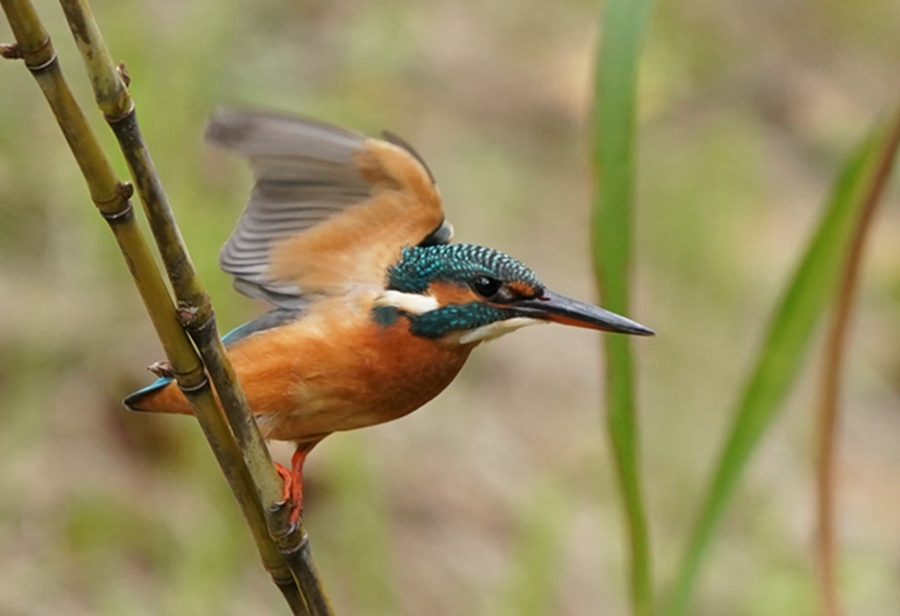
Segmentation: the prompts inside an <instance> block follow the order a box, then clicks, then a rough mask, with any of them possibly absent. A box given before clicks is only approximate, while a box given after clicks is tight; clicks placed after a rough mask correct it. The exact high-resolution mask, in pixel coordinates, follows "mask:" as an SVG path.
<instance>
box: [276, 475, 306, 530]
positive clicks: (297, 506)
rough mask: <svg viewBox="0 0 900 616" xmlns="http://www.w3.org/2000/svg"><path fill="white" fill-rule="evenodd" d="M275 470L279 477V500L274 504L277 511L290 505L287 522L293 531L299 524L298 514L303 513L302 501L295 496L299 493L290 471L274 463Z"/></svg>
mask: <svg viewBox="0 0 900 616" xmlns="http://www.w3.org/2000/svg"><path fill="white" fill-rule="evenodd" d="M275 470H276V471H277V472H278V475H279V476H280V477H281V500H279V501H277V502H276V503H274V504H275V506H276V507H277V508H278V509H281V508H282V507H284V506H286V505H290V507H291V517H290V518H289V521H290V525H291V530H292V531H293V530H295V529H296V527H297V525H298V524H299V523H300V514H301V513H302V512H303V503H302V500H301V499H300V498H298V496H299V495H298V494H297V492H299V490H298V489H297V488H298V486H297V481H296V479H295V478H294V475H293V474H292V473H291V471H289V470H288V469H287V468H285V467H284V466H282V465H281V464H279V463H278V462H276V463H275Z"/></svg>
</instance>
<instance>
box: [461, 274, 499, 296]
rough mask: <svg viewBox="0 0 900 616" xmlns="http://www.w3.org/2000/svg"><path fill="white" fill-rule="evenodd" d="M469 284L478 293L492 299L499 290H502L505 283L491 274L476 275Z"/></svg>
mask: <svg viewBox="0 0 900 616" xmlns="http://www.w3.org/2000/svg"><path fill="white" fill-rule="evenodd" d="M469 285H470V286H471V287H472V290H473V291H475V292H476V293H478V295H480V296H481V297H484V298H487V299H490V298H492V297H494V296H495V295H497V292H498V291H500V287H501V286H503V283H501V282H500V281H499V280H497V279H496V278H491V277H490V276H476V277H475V278H473V279H472V280H471V282H470V283H469Z"/></svg>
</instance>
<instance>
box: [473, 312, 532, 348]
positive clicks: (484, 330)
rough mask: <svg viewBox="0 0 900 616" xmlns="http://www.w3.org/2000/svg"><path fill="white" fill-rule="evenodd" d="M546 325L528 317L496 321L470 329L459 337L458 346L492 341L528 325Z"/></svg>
mask: <svg viewBox="0 0 900 616" xmlns="http://www.w3.org/2000/svg"><path fill="white" fill-rule="evenodd" d="M543 323H547V321H542V320H540V319H532V318H529V317H514V318H512V319H506V320H505V321H496V322H495V323H491V324H489V325H483V326H481V327H478V328H476V329H470V330H469V331H467V332H464V333H463V334H462V336H460V337H459V343H460V344H469V343H470V342H483V341H485V340H493V339H494V338H499V337H500V336H502V335H503V334H508V333H509V332H514V331H516V330H517V329H520V328H522V327H527V326H529V325H541V324H543Z"/></svg>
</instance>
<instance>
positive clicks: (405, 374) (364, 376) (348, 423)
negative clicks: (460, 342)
mask: <svg viewBox="0 0 900 616" xmlns="http://www.w3.org/2000/svg"><path fill="white" fill-rule="evenodd" d="M295 329H296V330H297V331H292V328H291V327H286V328H278V329H276V330H271V331H270V332H264V333H261V334H259V335H255V336H252V337H250V338H248V339H247V340H246V342H243V343H241V344H238V345H236V348H234V349H233V350H232V349H230V350H229V351H230V352H229V355H231V356H232V359H233V361H234V363H235V369H236V370H237V373H238V376H239V378H240V380H241V383H242V384H243V386H244V390H245V392H246V394H247V398H248V401H249V403H250V407H251V408H252V409H253V412H254V414H255V415H256V417H257V421H258V423H259V426H260V429H261V430H262V432H263V435H264V436H265V437H266V438H269V439H275V440H286V441H304V440H315V439H318V438H321V437H322V436H325V435H326V434H329V433H331V432H336V431H340V430H352V429H355V428H362V427H365V426H371V425H375V424H379V423H383V422H386V421H390V420H392V419H396V418H398V417H402V416H403V415H406V414H407V413H410V412H412V411H414V410H415V409H417V408H419V407H420V406H422V405H423V404H425V403H426V402H428V401H429V400H431V399H432V398H434V397H435V396H436V395H437V394H439V393H440V392H441V391H442V390H443V389H444V388H445V387H446V386H447V385H448V384H449V383H450V381H452V380H453V378H454V377H455V376H456V374H457V373H458V372H459V370H460V368H462V365H463V363H465V360H466V358H467V357H468V354H469V351H470V350H471V347H460V346H449V345H444V344H441V343H438V342H435V341H433V340H429V339H425V338H419V337H416V336H413V335H411V334H410V333H409V332H408V330H407V323H406V321H405V319H400V320H399V321H398V322H397V323H396V324H395V325H393V326H391V327H387V328H384V327H381V326H378V325H374V324H373V325H371V326H365V327H357V328H355V330H354V331H353V332H352V333H353V334H354V335H353V337H352V338H350V337H346V336H344V337H335V336H327V337H326V336H320V335H315V334H314V333H313V334H310V333H309V332H308V331H306V332H304V330H301V329H300V327H299V326H298V327H297V328H295ZM348 333H349V332H348ZM299 334H304V335H302V336H301V335H299Z"/></svg>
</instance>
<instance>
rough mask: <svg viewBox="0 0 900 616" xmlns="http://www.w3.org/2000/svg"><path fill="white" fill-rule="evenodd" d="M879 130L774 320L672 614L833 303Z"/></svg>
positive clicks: (827, 214)
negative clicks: (823, 316)
mask: <svg viewBox="0 0 900 616" xmlns="http://www.w3.org/2000/svg"><path fill="white" fill-rule="evenodd" d="M888 134H890V133H889V132H888V131H886V130H884V129H882V130H878V131H876V132H875V133H874V134H873V136H871V137H869V138H868V139H866V140H865V141H864V142H863V143H862V145H860V146H859V147H858V148H857V150H856V151H855V152H854V153H853V155H852V156H851V157H850V159H849V160H848V162H847V163H846V164H845V166H844V168H843V170H842V171H841V173H840V175H839V177H838V180H837V183H836V184H835V186H834V188H833V190H832V194H831V198H830V200H829V202H828V205H827V207H826V208H825V211H824V214H823V217H822V219H821V221H820V223H819V227H818V229H817V230H816V232H815V234H814V235H813V237H812V240H811V241H810V243H809V246H808V247H807V249H806V251H805V253H804V255H803V258H802V260H801V261H800V264H799V266H798V268H797V270H796V272H795V274H794V276H793V278H792V280H791V282H790V284H789V285H788V286H787V288H786V290H785V293H784V295H783V297H782V299H781V301H780V303H779V304H778V306H777V307H776V309H775V311H774V313H773V315H772V317H771V319H770V321H769V328H768V333H767V334H766V336H765V338H764V342H763V344H762V347H761V349H760V352H759V356H758V357H757V360H756V363H755V365H754V367H753V369H752V371H751V372H750V375H749V378H748V379H747V383H746V386H745V388H744V393H743V395H742V396H741V398H740V401H739V403H738V405H737V408H736V409H735V413H734V423H733V425H732V428H731V432H730V434H729V436H728V438H727V440H726V442H725V445H724V447H723V448H722V452H721V454H720V457H719V461H718V464H717V466H716V469H715V473H714V474H713V477H712V480H711V482H710V484H709V488H708V490H707V493H706V496H705V498H704V500H703V504H702V507H701V509H700V512H699V515H698V517H697V520H696V523H695V526H694V530H693V534H692V536H691V540H690V543H689V545H688V548H687V551H686V552H685V555H684V558H683V560H682V562H681V565H680V568H679V570H678V574H677V578H676V582H675V585H674V587H673V592H672V595H671V599H670V602H669V604H668V606H667V609H668V611H667V614H669V616H680V615H682V614H685V613H686V612H687V608H688V603H689V600H690V595H691V591H692V589H693V586H694V583H695V581H696V578H697V574H698V572H699V569H700V565H701V563H702V561H703V559H704V556H705V555H706V552H707V550H708V548H709V544H710V541H711V539H712V536H713V532H714V530H715V528H716V526H717V525H718V523H719V521H720V520H721V518H722V515H723V513H724V511H725V506H726V505H727V503H728V501H729V500H730V498H731V496H732V495H733V493H734V490H735V488H736V487H737V485H738V482H739V480H740V477H741V474H742V472H743V470H744V468H745V467H746V465H747V462H748V460H749V458H750V455H751V454H752V453H753V451H754V450H755V449H756V446H757V445H758V444H759V441H760V439H761V438H762V436H763V434H764V433H765V431H766V429H767V428H768V427H769V426H770V425H771V424H772V421H773V420H774V418H775V417H776V415H777V413H778V411H779V409H780V408H781V406H782V402H783V401H784V399H785V397H786V395H787V393H788V391H789V390H790V387H791V385H792V384H793V383H794V382H795V380H796V376H797V374H798V372H799V369H800V367H801V366H802V365H803V359H804V356H805V353H804V351H805V350H806V348H807V347H808V344H809V342H810V340H811V338H812V334H813V332H814V330H815V328H816V325H817V324H818V323H819V321H820V318H821V317H822V315H823V313H824V311H825V309H826V308H827V307H828V306H829V304H830V303H831V301H832V299H833V297H834V295H835V293H836V290H837V284H838V280H839V276H840V272H841V270H842V264H843V263H845V262H846V261H847V255H848V251H849V249H850V243H851V237H852V234H853V229H854V227H855V226H856V225H857V221H859V220H860V216H861V213H862V211H863V209H864V206H865V203H866V202H867V200H868V198H869V195H870V194H871V193H872V191H873V187H874V186H876V185H878V184H879V180H878V179H877V178H878V172H879V169H880V166H881V162H882V161H883V160H885V159H886V158H887V155H888V153H889V152H891V151H893V150H895V149H896V143H895V142H894V141H893V140H891V139H888V138H887V137H886V135H888Z"/></svg>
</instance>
